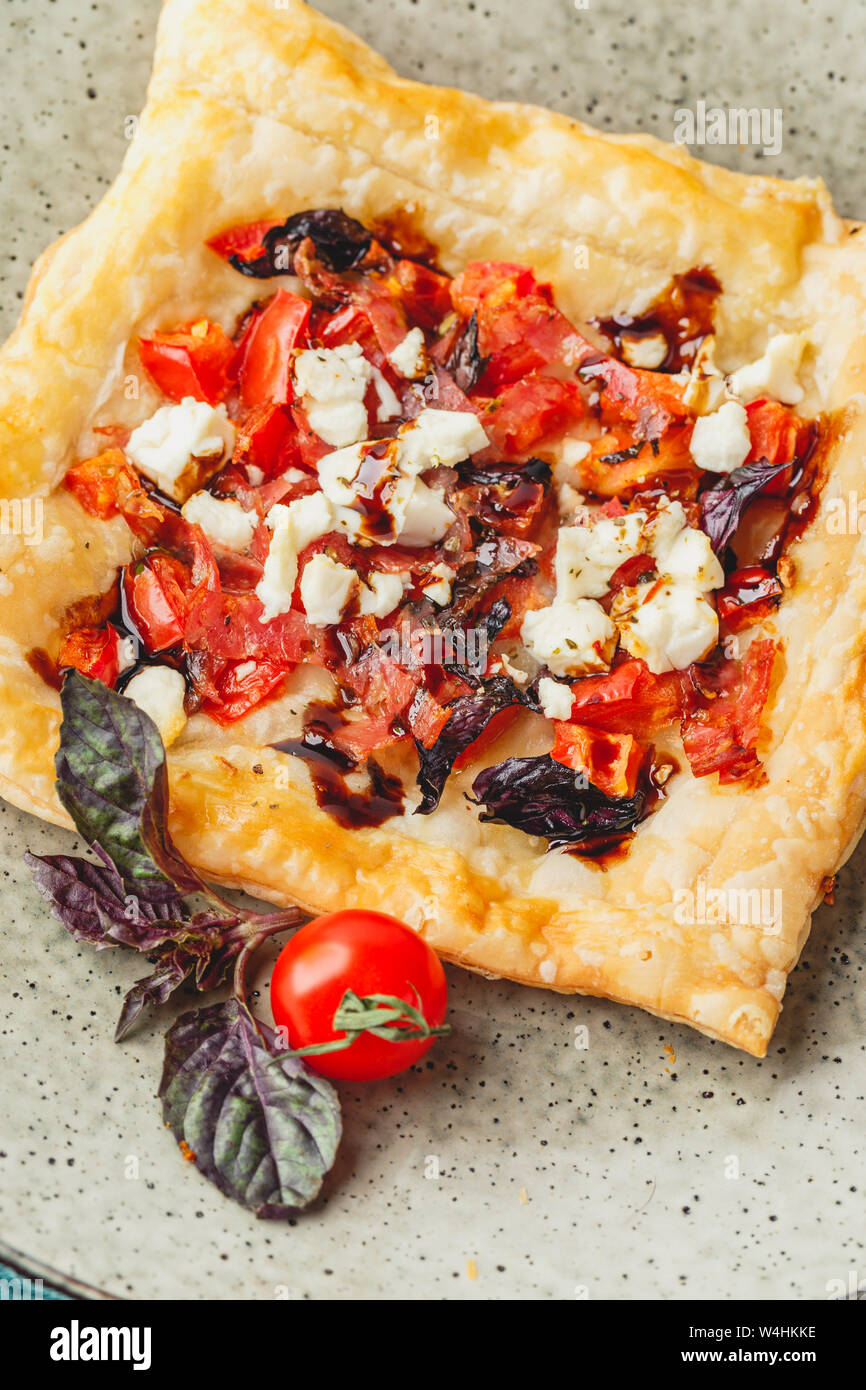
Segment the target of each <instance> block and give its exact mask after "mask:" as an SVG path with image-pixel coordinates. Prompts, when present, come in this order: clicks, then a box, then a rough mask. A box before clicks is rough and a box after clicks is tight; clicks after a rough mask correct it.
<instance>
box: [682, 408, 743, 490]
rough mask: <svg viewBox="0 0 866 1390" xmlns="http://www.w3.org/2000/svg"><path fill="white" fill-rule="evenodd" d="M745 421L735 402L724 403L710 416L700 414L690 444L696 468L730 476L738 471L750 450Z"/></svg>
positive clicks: (741, 410) (740, 409)
mask: <svg viewBox="0 0 866 1390" xmlns="http://www.w3.org/2000/svg"><path fill="white" fill-rule="evenodd" d="M748 421H749V417H748V415H747V414H746V411H745V408H744V407H743V406H742V405H740V403H739V402H738V401H725V403H724V405H721V406H719V409H718V410H715V411H713V414H712V415H701V416H700V417H699V418H698V419H697V420H696V421H695V427H694V430H693V431H692V439H691V444H690V445H689V448H690V449H691V454H692V458H693V459H694V461H695V463H696V464H697V465H698V468H704V469H706V470H707V472H708V473H730V472H732V471H733V469H735V468H739V466H740V464H741V463H742V462H743V460H744V459H745V457H746V455H747V454H748V453H749V450H750V449H751V447H752V441H751V438H750V437H749V423H748Z"/></svg>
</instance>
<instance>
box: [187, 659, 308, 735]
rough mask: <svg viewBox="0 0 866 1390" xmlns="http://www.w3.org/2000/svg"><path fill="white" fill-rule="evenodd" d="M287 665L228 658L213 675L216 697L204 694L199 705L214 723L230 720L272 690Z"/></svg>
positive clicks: (249, 708)
mask: <svg viewBox="0 0 866 1390" xmlns="http://www.w3.org/2000/svg"><path fill="white" fill-rule="evenodd" d="M290 669H291V668H290V667H289V666H284V665H278V664H276V663H275V662H271V661H232V662H230V663H229V664H228V665H227V666H225V667H223V669H222V671H221V672H220V674H219V675H218V676H217V678H216V681H215V686H216V698H205V700H204V701H203V702H202V709H204V710H205V712H206V713H207V714H209V715H211V717H212V718H213V719H215V720H216V721H217V723H218V724H233V723H234V721H235V720H236V719H241V718H242V717H243V716H244V715H245V714H248V713H249V711H250V710H251V709H255V707H256V705H260V704H261V703H262V701H263V700H266V699H267V698H268V696H270V695H273V694H275V693H276V691H277V689H278V687H279V686H280V685H282V683H283V681H284V679H285V677H286V676H287V675H288V673H289V670H290Z"/></svg>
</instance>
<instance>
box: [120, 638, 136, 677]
mask: <svg viewBox="0 0 866 1390" xmlns="http://www.w3.org/2000/svg"><path fill="white" fill-rule="evenodd" d="M136 660H137V651H136V645H135V642H134V641H133V640H132V638H131V637H119V638H118V640H117V673H118V675H120V673H121V671H128V670H129V668H130V666H134V665H135V663H136Z"/></svg>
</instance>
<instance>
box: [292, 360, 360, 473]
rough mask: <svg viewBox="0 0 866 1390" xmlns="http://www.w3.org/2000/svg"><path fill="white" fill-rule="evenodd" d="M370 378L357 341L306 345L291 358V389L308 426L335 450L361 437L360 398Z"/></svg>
mask: <svg viewBox="0 0 866 1390" xmlns="http://www.w3.org/2000/svg"><path fill="white" fill-rule="evenodd" d="M372 380H373V368H372V366H371V364H370V363H369V362H368V361H367V359H366V357H365V356H364V354H363V352H362V351H361V347H360V344H358V343H343V344H341V345H340V346H339V347H335V348H306V349H304V350H303V351H302V352H299V353H298V355H297V357H296V358H295V391H296V392H297V394H298V395H299V396H300V397H301V398H302V399H301V403H302V405H303V408H304V411H305V412H306V416H307V419H308V420H309V422H310V428H311V429H312V430H314V431H315V433H316V434H317V435H318V436H319V438H320V439H324V441H325V443H326V444H332V445H333V446H334V448H337V449H342V448H344V447H345V446H346V445H348V444H355V443H356V442H357V441H358V440H360V439H363V438H364V437H365V435H366V433H367V423H368V422H367V408H366V406H365V405H364V397H365V395H366V394H367V387H368V386H369V385H370V382H371V381H372Z"/></svg>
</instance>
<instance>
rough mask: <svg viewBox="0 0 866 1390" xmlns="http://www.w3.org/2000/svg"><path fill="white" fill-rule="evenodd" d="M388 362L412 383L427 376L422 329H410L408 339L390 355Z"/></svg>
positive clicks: (400, 343)
mask: <svg viewBox="0 0 866 1390" xmlns="http://www.w3.org/2000/svg"><path fill="white" fill-rule="evenodd" d="M388 361H389V362H390V363H391V366H392V367H393V368H394V371H395V372H399V373H400V375H401V376H405V377H407V378H408V379H409V380H410V381H415V380H417V378H418V377H422V376H426V374H427V353H426V351H425V348H424V334H423V332H422V331H421V329H420V328H410V329H409V332H408V333H407V334H406V337H405V338H403V340H402V341H401V342H399V343H398V344H397V346H396V347H395V348H393V349H392V351H391V352H389V353H388Z"/></svg>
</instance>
